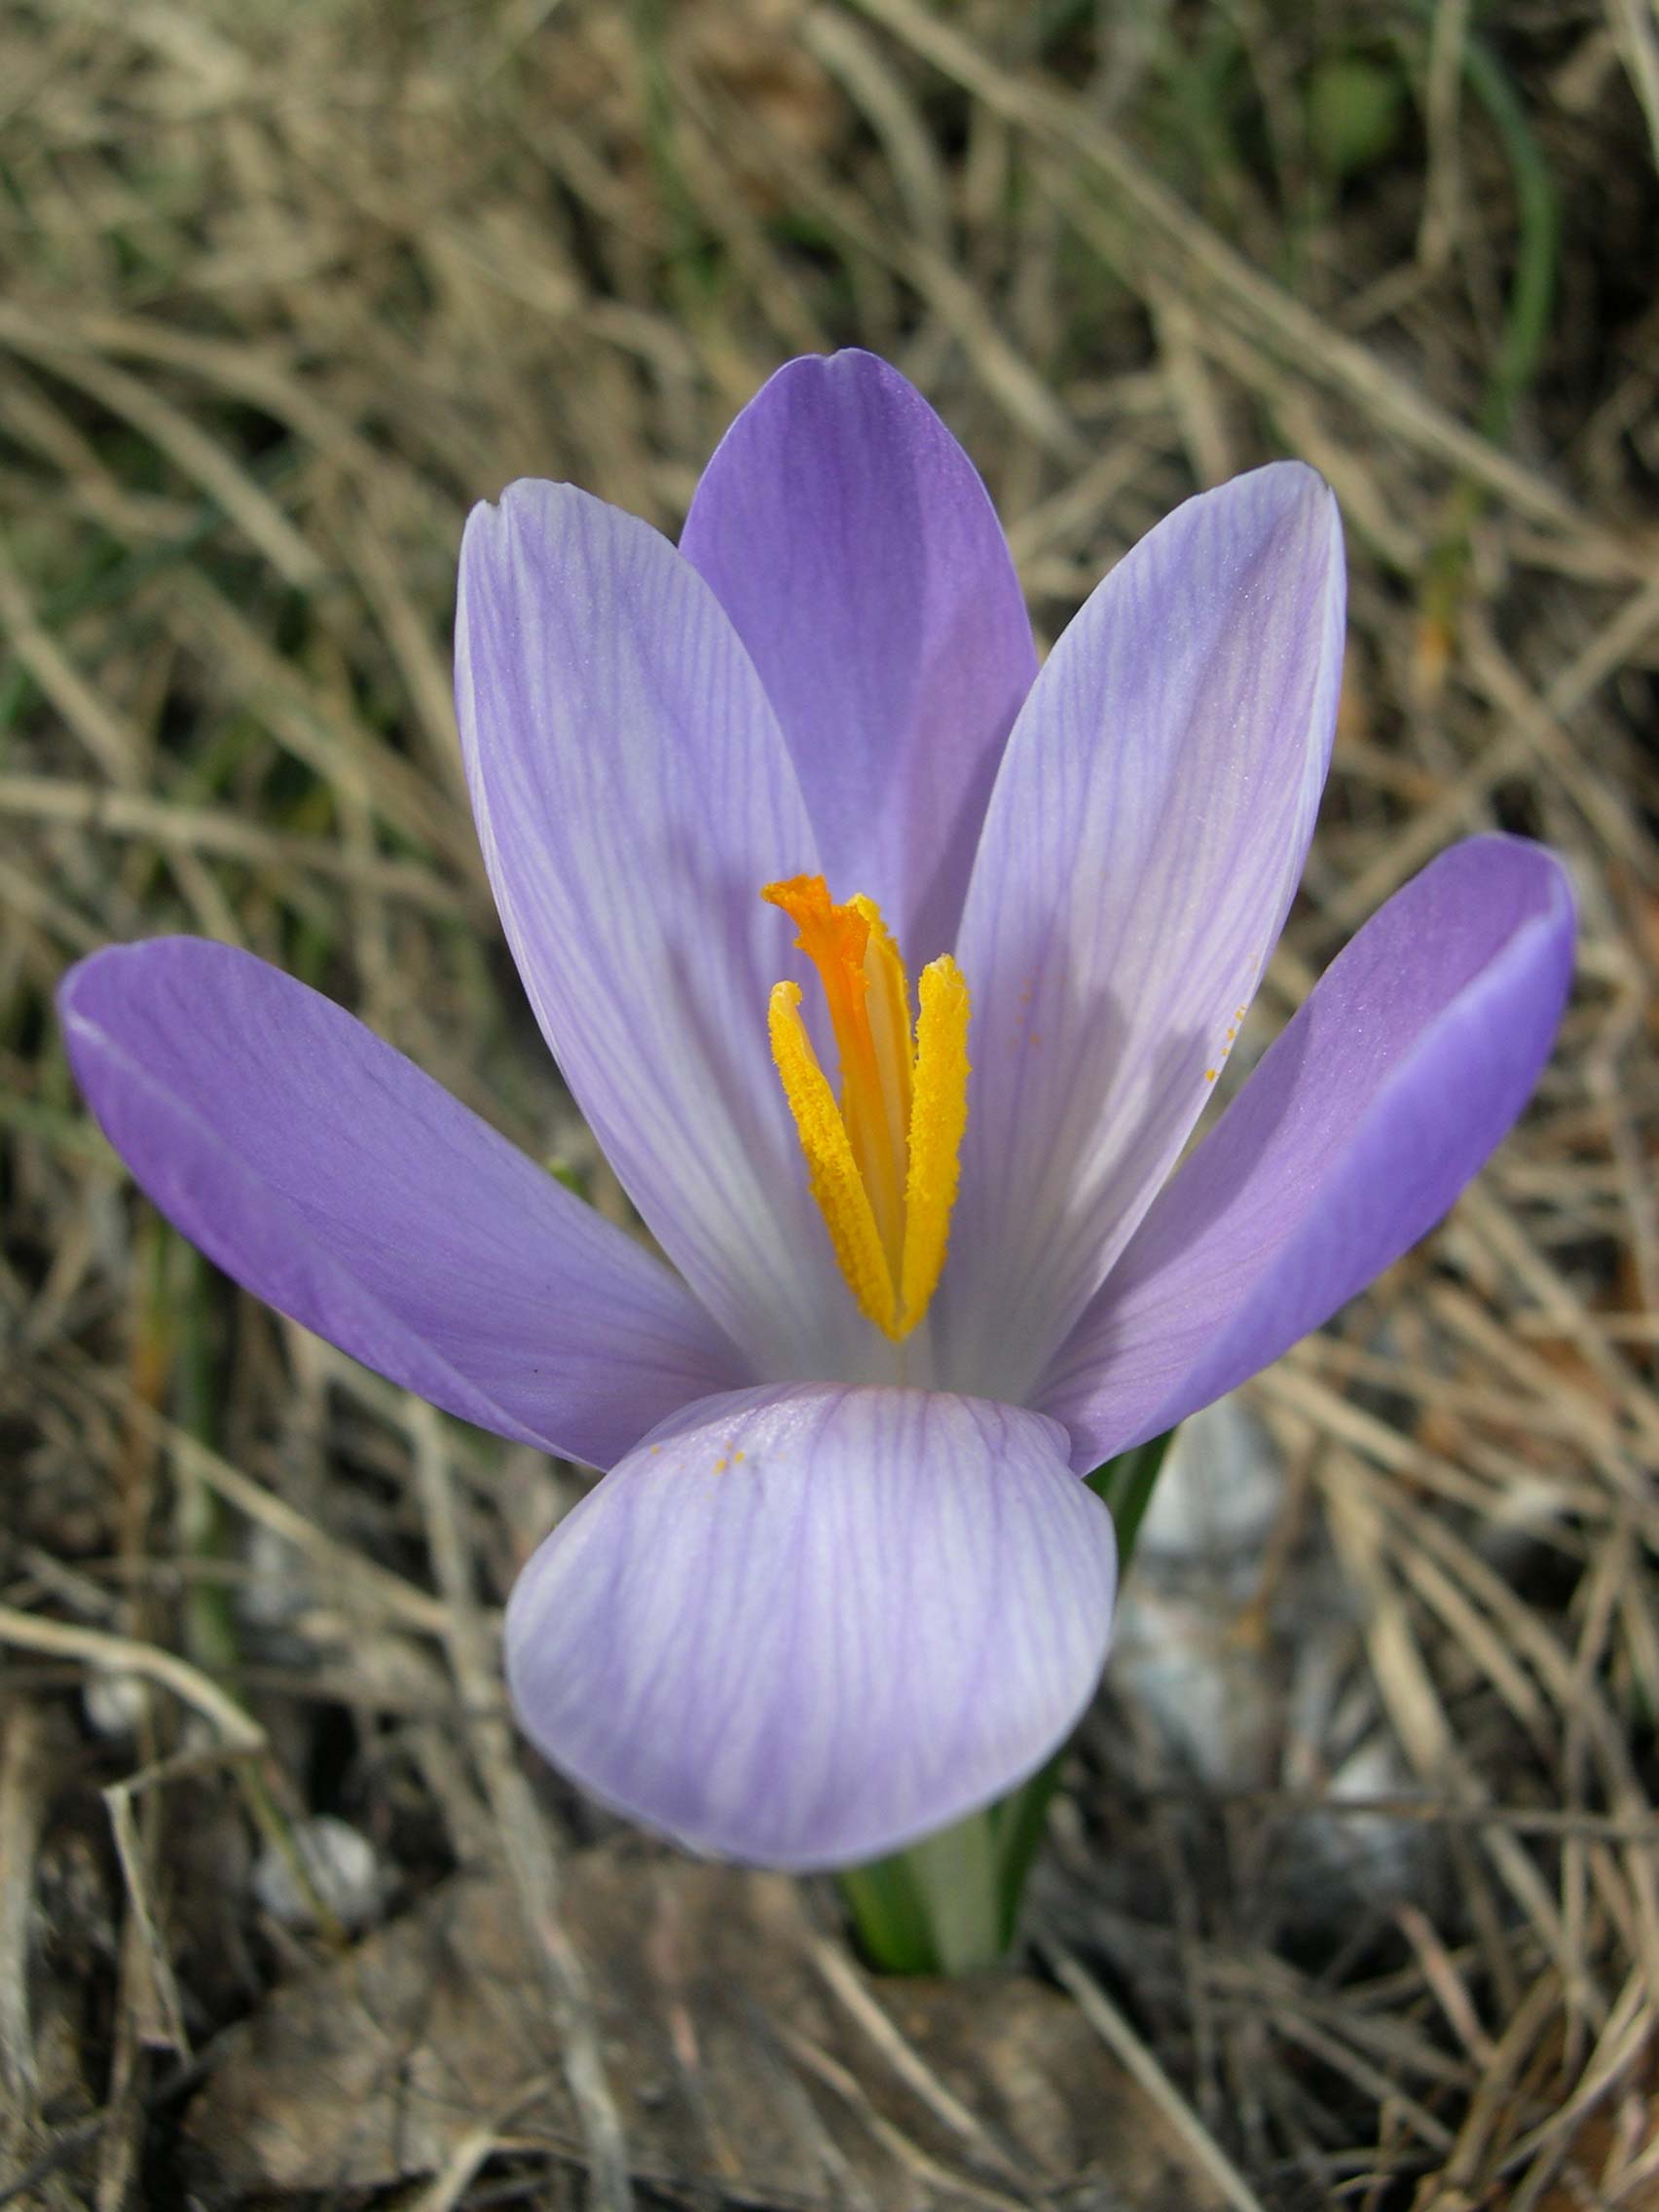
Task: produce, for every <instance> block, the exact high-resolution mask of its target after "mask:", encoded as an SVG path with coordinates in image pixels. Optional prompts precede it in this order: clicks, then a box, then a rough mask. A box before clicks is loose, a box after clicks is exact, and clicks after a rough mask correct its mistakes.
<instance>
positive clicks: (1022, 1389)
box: [934, 461, 1344, 1400]
mask: <svg viewBox="0 0 1659 2212" xmlns="http://www.w3.org/2000/svg"><path fill="white" fill-rule="evenodd" d="M1343 608H1344V578H1343V559H1342V539H1341V532H1340V527H1339V524H1338V521H1337V514H1336V506H1335V502H1334V501H1333V500H1332V498H1331V496H1330V494H1329V492H1328V491H1327V490H1326V489H1325V487H1324V485H1323V484H1322V483H1321V482H1320V480H1319V479H1318V477H1316V476H1315V475H1314V474H1313V473H1312V471H1311V470H1310V469H1308V468H1305V467H1303V466H1302V465H1301V464H1300V463H1298V462H1294V461H1281V462H1278V463H1276V464H1275V465H1274V466H1272V467H1271V468H1263V469H1258V470H1257V471H1256V472H1255V473H1254V474H1253V475H1249V476H1242V477H1239V478H1238V479H1237V480H1236V481H1235V482H1234V483H1232V484H1228V485H1225V486H1224V487H1223V488H1222V489H1221V490H1220V491H1216V492H1210V493H1206V494H1204V495H1203V496H1202V497H1201V498H1195V499H1190V500H1188V502H1187V503H1186V505H1185V506H1183V507H1180V508H1178V509H1177V510H1176V511H1175V513H1174V514H1172V515H1170V516H1169V517H1167V519H1166V520H1165V521H1163V522H1162V523H1161V524H1160V525H1159V526H1158V528H1157V529H1156V530H1154V531H1153V532H1152V533H1151V535H1149V536H1147V537H1146V538H1144V539H1143V540H1142V541H1141V543H1140V544H1139V545H1137V546H1136V547H1135V549H1134V550H1133V551H1132V552H1131V553H1129V554H1128V555H1127V556H1126V557H1125V558H1124V560H1123V561H1121V562H1120V563H1119V564H1118V566H1117V567H1116V568H1115V569H1114V570H1113V571H1112V572H1111V574H1110V575H1109V576H1108V577H1107V578H1106V580H1105V581H1104V583H1102V584H1101V585H1100V587H1099V588H1098V590H1097V591H1096V592H1095V593H1094V595H1093V597H1092V598H1091V599H1090V600H1089V601H1088V605H1087V606H1086V607H1085V608H1083V610H1082V612H1081V613H1080V614H1079V615H1078V616H1077V618H1076V620H1075V621H1074V622H1073V623H1072V624H1071V626H1070V628H1069V629H1068V630H1067V631H1066V633H1065V635H1064V636H1063V637H1062V638H1061V640H1060V642H1059V644H1058V645H1057V646H1056V647H1055V649H1054V651H1053V652H1052V654H1051V656H1050V658H1049V660H1048V662H1047V664H1046V665H1045V667H1044V670H1043V673H1042V675H1041V676H1040V677H1039V679H1038V681H1037V683H1036V686H1035V688H1034V689H1033V691H1032V693H1031V696H1030V698H1029V699H1028V700H1027V702H1026V705H1025V707H1024V710H1023V711H1022V713H1021V715H1020V718H1019V720H1018V721H1017V723H1016V724H1015V726H1014V734H1013V736H1012V737H1011V738H1010V740H1009V746H1008V752H1007V754H1006V756H1004V760H1003V767H1002V772H1001V775H1000V776H999V778H998V782H997V787H996V790H995V792H994V793H993V795H992V799H991V805H990V811H989V813H988V815H987V816H986V821H985V830H984V835H983V838H982V840H981V844H980V849H979V856H978V859H977V863H976V865H975V870H974V877H973V882H972V884H971V886H970V888H969V893H968V903H967V907H966V910H965V912H964V916H963V924H962V935H961V940H960V942H959V945H958V952H957V956H958V958H959V960H960V962H961V965H962V969H963V973H964V974H965V976H966V977H967V978H968V987H969V989H970V991H971V992H972V994H973V999H974V1022H973V1029H972V1032H971V1035H970V1040H969V1044H970V1051H971V1052H972V1054H973V1059H974V1068H975V1074H974V1081H973V1087H972V1089H971V1092H970V1103H969V1114H968V1133H967V1140H966V1143H965V1145H964V1148H963V1161H962V1191H961V1197H960V1198H959V1200H958V1203H957V1209H956V1216H955V1220H954V1221H953V1223H952V1228H951V1254H950V1258H949V1261H948V1262H947V1264H946V1269H945V1274H944V1279H943V1282H942V1284H941V1286H940V1298H939V1302H938V1304H937V1305H936V1309H935V1320H934V1331H935V1343H936V1346H939V1347H940V1359H941V1366H940V1370H939V1373H940V1380H941V1381H944V1382H946V1383H952V1384H955V1385H958V1386H965V1387H972V1388H975V1389H983V1390H987V1391H991V1392H994V1393H995V1394H996V1395H998V1396H1005V1397H1010V1398H1014V1399H1016V1400H1018V1399H1023V1398H1024V1396H1025V1395H1026V1393H1027V1392H1028V1390H1029V1389H1030V1387H1031V1385H1032V1383H1034V1382H1035V1381H1036V1378H1037V1376H1038V1375H1039V1374H1040V1373H1041V1372H1042V1369H1043V1366H1044V1365H1045V1363H1046V1362H1047V1360H1048V1359H1049V1358H1050V1357H1051V1355H1052V1353H1053V1352H1054V1350H1055V1349H1056V1347H1057V1346H1058V1345H1059V1344H1060V1343H1061V1341H1062V1340H1063V1338H1064V1336H1065V1333H1066V1331H1067V1330H1068V1329H1069V1328H1070V1327H1071V1326H1072V1324H1073V1323H1074V1322H1075V1321H1076V1319H1077V1317H1078V1315H1079V1314H1080V1313H1081V1312H1082V1310H1083V1309H1084V1307H1085V1306H1086V1305H1087V1304H1088V1300H1089V1298H1090V1297H1091V1296H1092V1295H1093V1293H1094V1291H1095V1290H1096V1289H1097V1288H1098V1286H1099V1284H1100V1282H1101V1281H1102V1279H1103V1278H1104V1276H1105V1273H1106V1271H1107V1269H1108V1268H1109V1266H1110V1264H1111V1262H1112V1261H1113V1259H1114V1258H1116V1256H1117V1254H1118V1253H1119V1252H1120V1251H1121V1250H1122V1249H1123V1247H1124V1243H1126V1241H1127V1239H1128V1237H1129V1235H1130V1234H1131V1233H1132V1231H1133V1229H1134V1227H1135V1225H1136V1223H1137V1222H1138V1221H1139V1219H1140V1217H1141V1215H1142V1214H1143V1213H1144V1212H1145V1210H1146V1208H1147V1206H1148V1205H1149V1204H1150V1203H1151V1201H1152V1198H1153V1196H1154V1194H1155V1193H1156V1191H1157V1189H1158V1187H1159V1185H1160V1184H1161V1181H1162V1179H1163V1177H1164V1176H1165V1174H1166V1173H1167V1172H1168V1169H1169V1167H1170V1165H1171V1163H1172V1161H1174V1159H1175V1157H1176V1155H1177V1153H1178V1152H1179V1151H1180V1148H1181V1146H1182V1144H1183V1142H1184V1141H1185V1139H1186V1137H1187V1134H1188V1132H1189V1131H1190V1129H1191V1128H1192V1125H1193V1124H1194V1122H1195V1121H1196V1120H1197V1119H1198V1114H1199V1113H1200V1111H1201V1110H1202V1107H1203V1103H1204V1100H1205V1098H1206V1097H1207V1096H1208V1095H1209V1091H1210V1087H1211V1084H1212V1082H1213V1080H1214V1077H1215V1073H1216V1071H1217V1070H1218V1069H1219V1068H1220V1065H1221V1063H1222V1061H1223V1059H1224V1058H1225V1056H1226V1053H1227V1051H1228V1050H1229V1046H1230V1042H1231V1036H1232V1034H1233V1032H1234V1031H1235V1028H1236V1024H1237V1021H1238V1018H1239V1016H1240V1013H1241V1010H1242V1009H1243V1008H1244V1007H1245V1006H1246V1005H1247V1004H1248V1002H1249V999H1250V997H1251V994H1252V993H1253V992H1254V990H1255V988H1256V985H1257V982H1258V981H1259V979H1260V977H1261V974H1262V970H1263V967H1264V966H1265V964H1266V961H1267V957H1268V954H1269V952H1270V951H1271V950H1272V945H1273V942H1274V940H1276V938H1277V936H1278V933H1279V930H1280V928H1281V927H1282V925H1283V922H1284V917H1285V914H1286V911H1287V910H1288V908H1289V905H1290V901H1291V898H1292V895H1293V893H1294V891H1295V888H1296V884H1297V880H1298V878H1299V876H1300V875H1301V872H1302V864H1303V859H1304V856H1305V854H1306V852H1307V847H1308V840H1309V834H1310V832H1311V830H1312V825H1313V817H1314V812H1315V809H1316V807H1317V805H1318V800H1319V793H1320V790H1321V788H1322V786H1323V783H1324V778H1325V769H1326V764H1327V762H1328V760H1329V756H1330V748H1331V737H1332V732H1333V729H1334V726H1335V719H1336V709H1337V693H1338V684H1339V681H1340V673H1341V665H1342V641H1343Z"/></svg>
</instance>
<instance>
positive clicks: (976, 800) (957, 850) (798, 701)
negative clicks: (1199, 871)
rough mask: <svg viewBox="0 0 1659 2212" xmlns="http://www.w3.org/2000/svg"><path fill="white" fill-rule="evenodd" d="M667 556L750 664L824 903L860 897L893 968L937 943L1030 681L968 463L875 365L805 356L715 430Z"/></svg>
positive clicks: (997, 543) (899, 382) (1019, 624)
mask: <svg viewBox="0 0 1659 2212" xmlns="http://www.w3.org/2000/svg"><path fill="white" fill-rule="evenodd" d="M681 550H682V552H683V553H684V555H685V557H686V559H687V560H689V561H691V562H693V563H694V564H695V566H696V567H697V568H698V569H699V570H700V571H702V573H703V574H704V575H705V576H706V577H707V578H708V579H709V582H710V583H711V584H712V585H713V586H714V588H715V590H716V592H717V593H718V594H719V600H720V604H721V605H722V606H723V607H724V608H725V610H726V612H727V613H728V614H729V615H730V616H731V619H732V621H733V623H734V624H735V625H736V629H737V634H738V636H739V637H740V638H741V639H742V640H743V642H744V644H745V645H747V646H748V648H749V650H750V653H751V654H752V655H753V657H754V661H755V665H756V668H757V669H758V670H759V672H760V678H761V681H762V682H763V683H764V684H765V686H766V690H767V694H768V696H769V697H770V699H771V701H772V705H773V707H774V708H775V709H776V711H777V716H778V719H779V721H780V723H781V724H782V725H783V731H784V735H785V737H786V738H787V739H788V741H789V746H790V750H791V752H792V753H793V756H794V762H795V767H796V769H797V771H798V773H799V776H800V786H801V790H802V792H803V793H804V794H805V798H806V803H807V807H808V810H809V811H810V813H811V815H812V822H813V827H814V829H815V830H816V831H817V833H818V847H819V852H820V854H821V855H822V857H823V861H824V866H825V867H826V868H827V869H828V871H829V874H830V886H831V888H832V889H833V891H834V892H835V895H836V897H837V898H843V899H844V898H846V897H848V896H849V895H850V894H851V893H852V892H854V891H863V892H866V893H867V894H868V895H869V896H870V897H871V898H872V899H874V900H876V901H877V902H878V903H879V904H880V905H881V908H882V911H883V913H884V915H885V916H886V919H887V922H888V924H889V926H890V927H891V928H892V929H893V930H894V931H895V932H896V934H897V935H898V938H899V941H900V944H901V945H902V946H903V951H904V955H905V957H906V959H907V960H909V961H910V962H911V964H912V966H913V967H915V966H919V965H920V964H921V963H922V962H924V961H926V960H930V959H932V958H933V956H934V955H935V954H936V953H938V952H943V951H945V950H947V949H948V948H949V946H950V944H951V942H952V940H953V939H954V937H955V934H956V925H957V920H958V917H959V915H960V913H961V909H962V898H963V894H964V892H965V891H966V890H967V887H968V871H969V869H970V867H971V866H972V865H973V860H974V848H975V846H976V844H977V841H978V835H979V825H980V822H981V820H982V819H983V816H984V811H985V802H986V800H987V798H988V797H989V795H990V790H991V782H992V779H993V777H994V776H995V774H996V767H997V761H998V759H999V758H1000V757H1001V754H1002V749H1003V744H1004V742H1005V740H1006V739H1007V736H1008V732H1009V729H1010V727H1011V725H1012V724H1013V721H1014V716H1015V714H1016V713H1017V712H1018V709H1019V704H1020V701H1021V700H1022V699H1023V698H1024V697H1025V694H1026V692H1027V691H1028V690H1029V689H1030V688H1031V682H1032V680H1033V678H1034V677H1035V676H1036V674H1037V659H1036V654H1035V651H1034V650H1033V647H1032V643H1031V625H1030V622H1029V621H1028V620H1027V618H1026V613H1025V605H1024V602H1023V600H1022V599H1021V597H1020V592H1019V580H1018V578H1017V576H1016V575H1015V574H1014V563H1013V561H1012V559H1011V558H1010V556H1009V550H1008V544H1007V541H1006V540H1005V538H1004V536H1003V534H1002V529H1001V526H1000V524H999V523H998V521H997V518H996V512H995V510H994V508H993V507H992V505H991V502H990V500H989V498H987V497H986V493H985V488H984V486H983V484H981V483H980V481H979V478H978V475H977V473H976V471H975V468H974V464H973V462H972V461H970V460H969V459H968V456H967V455H966V454H965V453H964V452H963V450H962V448H961V447H960V446H959V445H958V444H957V442H956V440H955V439H954V438H953V437H952V436H951V434H950V432H949V431H948V430H947V429H946V428H945V426H944V424H942V423H941V422H940V419H939V417H938V416H937V415H936V414H935V413H934V411H933V409H932V408H931V407H930V406H929V405H928V403H927V401H926V400H925V399H924V398H923V397H922V395H921V393H920V392H919V391H917V390H916V389H915V387H913V386H912V385H910V384H908V383H907V382H906V381H905V379H904V378H903V377H902V376H901V375H900V374H899V372H898V370H897V369H893V368H889V366H888V365H887V363H886V362H885V361H880V360H877V359H876V358H875V356H874V355H873V354H870V353H861V352H856V351H849V352H844V353H836V354H833V355H831V356H830V358H829V359H827V360H826V359H824V358H822V357H821V356H818V355H808V356H806V357H805V358H804V359H801V360H797V361H791V362H790V363H789V364H788V365H787V366H786V367H784V368H782V369H780V370H779V371H778V373H777V374H776V376H774V377H773V378H772V379H771V381H770V382H769V383H768V384H766V385H764V386H763V387H761V389H760V391H759V392H758V393H757V394H756V397H755V398H754V399H753V400H751V401H750V403H749V405H748V406H747V407H746V408H745V409H744V410H743V412H742V414H741V415H739V416H738V418H737V420H736V421H735V422H734V423H733V424H732V425H731V428H730V429H729V430H728V431H727V432H726V434H725V437H724V439H723V441H722V442H721V444H720V446H719V449H718V450H717V452H716V454H715V457H714V459H713V460H712V461H710V463H709V466H708V469H707V470H706V472H705V474H704V476H703V480H702V482H701V484H700V485H699V486H698V488H697V496H696V498H695V499H694V500H693V501H692V503H691V512H690V514H689V515H688V516H687V517H686V522H685V530H684V534H683V535H682V538H681Z"/></svg>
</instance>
